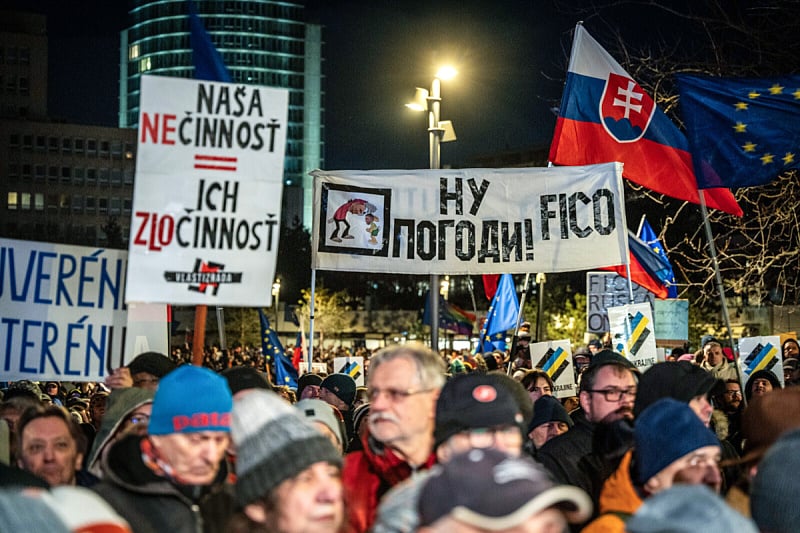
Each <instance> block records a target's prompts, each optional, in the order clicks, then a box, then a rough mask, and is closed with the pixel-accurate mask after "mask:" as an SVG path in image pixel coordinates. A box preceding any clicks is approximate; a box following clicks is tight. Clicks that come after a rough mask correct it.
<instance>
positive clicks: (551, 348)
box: [530, 339, 578, 398]
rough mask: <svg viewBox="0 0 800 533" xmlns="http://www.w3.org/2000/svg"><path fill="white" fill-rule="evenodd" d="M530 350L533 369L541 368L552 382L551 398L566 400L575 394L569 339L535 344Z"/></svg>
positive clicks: (575, 387)
mask: <svg viewBox="0 0 800 533" xmlns="http://www.w3.org/2000/svg"><path fill="white" fill-rule="evenodd" d="M530 350H531V362H532V363H533V367H534V368H541V369H542V370H544V371H545V372H547V375H548V376H550V379H552V380H553V396H555V397H556V398H567V397H569V396H575V395H576V394H577V390H578V388H577V386H576V384H575V371H574V370H573V366H572V348H571V347H570V342H569V339H566V340H561V341H549V342H535V343H532V344H531V345H530Z"/></svg>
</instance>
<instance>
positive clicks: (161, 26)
mask: <svg viewBox="0 0 800 533" xmlns="http://www.w3.org/2000/svg"><path fill="white" fill-rule="evenodd" d="M195 5H196V7H197V11H198V14H199V16H200V18H201V20H202V22H203V25H204V26H205V28H206V30H207V31H208V33H209V35H210V37H211V40H212V42H213V43H214V45H215V46H216V48H217V50H218V51H219V52H220V54H221V55H222V59H223V61H224V62H225V65H226V66H227V68H228V70H229V71H230V74H231V77H232V78H233V81H234V82H235V83H246V84H254V85H264V86H270V87H281V88H285V89H288V90H289V131H288V135H287V146H286V158H285V164H284V176H283V177H284V194H283V221H284V224H286V223H288V224H291V223H292V222H293V221H294V220H298V221H299V222H301V223H303V224H304V225H305V226H306V227H310V224H311V180H310V178H309V177H308V172H309V171H310V170H313V169H314V168H321V167H322V166H323V163H322V160H323V134H322V114H323V107H322V96H323V93H322V73H321V72H322V69H321V62H322V39H321V29H320V27H319V26H318V25H314V24H307V23H306V22H305V21H304V7H303V5H302V4H301V3H298V2H291V1H288V2H287V1H270V0H238V1H229V0H195ZM130 21H131V25H130V27H129V28H128V29H126V30H124V31H123V32H122V33H121V36H120V94H119V99H120V112H119V125H120V127H122V128H130V127H135V126H136V125H137V122H138V116H139V89H140V81H141V76H142V75H143V74H154V75H163V76H174V77H184V78H191V77H193V76H194V66H193V60H192V49H191V45H190V40H189V24H188V6H187V2H186V0H135V1H134V2H133V7H132V8H131V10H130Z"/></svg>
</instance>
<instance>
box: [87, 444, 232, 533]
mask: <svg viewBox="0 0 800 533" xmlns="http://www.w3.org/2000/svg"><path fill="white" fill-rule="evenodd" d="M143 438H146V437H139V436H137V435H130V436H128V437H125V438H123V439H122V440H120V441H118V442H116V443H114V444H113V445H112V447H111V449H110V450H109V451H108V453H106V454H105V455H104V456H103V457H102V458H101V465H102V469H103V480H102V481H101V482H100V483H99V484H97V485H95V486H94V487H92V490H94V491H95V492H96V493H97V494H99V495H100V496H101V497H102V498H103V499H104V500H106V501H107V502H108V503H109V504H110V505H111V506H112V507H113V508H114V510H115V511H117V513H119V514H120V515H121V516H122V517H123V518H124V519H125V520H127V521H128V523H129V524H130V526H131V529H132V530H133V531H134V533H217V532H219V533H222V532H224V531H225V525H226V524H227V522H228V520H229V519H230V517H231V515H232V514H233V512H234V510H235V501H234V498H233V494H232V491H231V490H230V487H229V486H227V485H225V478H226V476H227V468H226V467H225V464H224V463H223V464H222V465H221V467H220V470H219V472H218V473H217V477H216V479H215V480H214V482H213V483H212V484H211V485H206V486H198V485H176V484H174V483H173V482H171V481H170V480H168V479H167V478H163V477H160V476H158V475H156V474H155V473H154V472H153V471H152V470H150V469H149V468H148V467H147V466H146V465H145V464H144V462H143V461H142V452H141V447H140V442H141V440H142V439H143Z"/></svg>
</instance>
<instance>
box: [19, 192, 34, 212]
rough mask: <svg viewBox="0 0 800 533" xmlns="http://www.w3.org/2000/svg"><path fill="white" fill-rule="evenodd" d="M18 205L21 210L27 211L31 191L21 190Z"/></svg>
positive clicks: (29, 204) (29, 206) (29, 205)
mask: <svg viewBox="0 0 800 533" xmlns="http://www.w3.org/2000/svg"><path fill="white" fill-rule="evenodd" d="M19 199H20V201H19V207H20V209H22V210H23V211H29V210H30V208H31V193H29V192H23V193H20V195H19Z"/></svg>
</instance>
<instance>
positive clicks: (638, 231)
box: [636, 215, 649, 245]
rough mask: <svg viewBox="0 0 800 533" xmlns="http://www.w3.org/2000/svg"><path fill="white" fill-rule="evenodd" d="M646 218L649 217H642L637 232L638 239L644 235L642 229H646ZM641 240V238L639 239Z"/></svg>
mask: <svg viewBox="0 0 800 533" xmlns="http://www.w3.org/2000/svg"><path fill="white" fill-rule="evenodd" d="M646 217H647V215H642V218H641V220H639V229H637V230H636V236H637V237H639V235H641V234H642V228H643V227H644V219H645V218H646ZM639 238H640V239H641V237H639ZM648 245H649V243H648Z"/></svg>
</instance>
